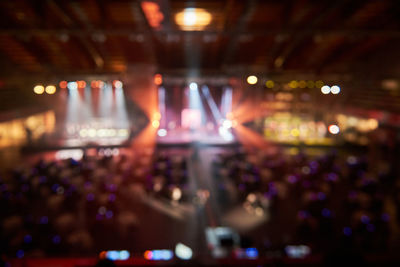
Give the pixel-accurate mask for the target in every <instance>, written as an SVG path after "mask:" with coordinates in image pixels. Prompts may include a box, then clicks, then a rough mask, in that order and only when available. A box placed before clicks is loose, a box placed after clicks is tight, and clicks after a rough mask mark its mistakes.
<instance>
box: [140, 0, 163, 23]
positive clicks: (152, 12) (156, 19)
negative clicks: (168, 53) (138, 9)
mask: <svg viewBox="0 0 400 267" xmlns="http://www.w3.org/2000/svg"><path fill="white" fill-rule="evenodd" d="M142 9H143V13H144V14H145V15H146V19H147V21H148V22H149V24H150V26H151V27H153V28H158V27H160V25H161V22H162V21H163V19H164V15H163V14H162V13H161V11H160V6H159V5H158V4H157V3H154V2H150V1H144V2H142Z"/></svg>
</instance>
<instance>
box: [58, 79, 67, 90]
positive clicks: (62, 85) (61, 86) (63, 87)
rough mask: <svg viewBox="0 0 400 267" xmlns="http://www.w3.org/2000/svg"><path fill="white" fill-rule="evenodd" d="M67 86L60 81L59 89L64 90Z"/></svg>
mask: <svg viewBox="0 0 400 267" xmlns="http://www.w3.org/2000/svg"><path fill="white" fill-rule="evenodd" d="M67 84H68V83H67V81H61V82H60V84H59V86H60V88H61V89H65V88H67Z"/></svg>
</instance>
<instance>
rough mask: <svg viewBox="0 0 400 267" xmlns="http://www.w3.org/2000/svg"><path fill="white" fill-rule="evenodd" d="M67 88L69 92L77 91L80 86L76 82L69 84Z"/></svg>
mask: <svg viewBox="0 0 400 267" xmlns="http://www.w3.org/2000/svg"><path fill="white" fill-rule="evenodd" d="M67 87H68V89H69V90H76V89H78V84H77V83H76V82H69V83H67Z"/></svg>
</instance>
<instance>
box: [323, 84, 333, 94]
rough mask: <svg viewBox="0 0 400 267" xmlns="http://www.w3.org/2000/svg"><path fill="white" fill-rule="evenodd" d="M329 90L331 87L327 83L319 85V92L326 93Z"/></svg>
mask: <svg viewBox="0 0 400 267" xmlns="http://www.w3.org/2000/svg"><path fill="white" fill-rule="evenodd" d="M330 92H331V88H330V87H329V86H328V85H324V86H322V87H321V93H323V94H324V95H327V94H329V93H330Z"/></svg>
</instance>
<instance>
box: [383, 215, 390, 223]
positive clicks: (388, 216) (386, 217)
mask: <svg viewBox="0 0 400 267" xmlns="http://www.w3.org/2000/svg"><path fill="white" fill-rule="evenodd" d="M381 219H382V221H385V222H388V221H389V220H390V215H389V214H387V213H384V214H382V216H381Z"/></svg>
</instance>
